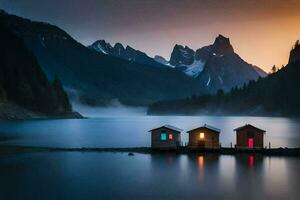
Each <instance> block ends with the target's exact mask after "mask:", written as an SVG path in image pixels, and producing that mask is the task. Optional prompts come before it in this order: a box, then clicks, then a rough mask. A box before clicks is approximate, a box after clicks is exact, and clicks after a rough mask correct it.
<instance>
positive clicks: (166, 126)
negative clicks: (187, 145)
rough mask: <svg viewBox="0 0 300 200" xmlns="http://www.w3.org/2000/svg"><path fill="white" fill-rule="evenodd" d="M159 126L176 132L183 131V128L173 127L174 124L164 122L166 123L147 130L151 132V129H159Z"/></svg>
mask: <svg viewBox="0 0 300 200" xmlns="http://www.w3.org/2000/svg"><path fill="white" fill-rule="evenodd" d="M161 128H166V129H169V130H171V131H175V132H178V133H181V132H182V131H183V130H182V129H180V128H177V127H175V126H171V125H169V124H166V125H163V126H160V127H158V128H154V129H151V130H150V131H149V132H152V131H155V130H157V129H161Z"/></svg>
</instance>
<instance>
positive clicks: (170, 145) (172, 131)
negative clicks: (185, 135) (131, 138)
mask: <svg viewBox="0 0 300 200" xmlns="http://www.w3.org/2000/svg"><path fill="white" fill-rule="evenodd" d="M149 132H151V148H153V149H177V148H178V147H179V146H180V143H181V136H180V133H181V132H182V130H181V129H179V128H176V127H174V126H171V125H164V126H161V127H158V128H155V129H152V130H150V131H149Z"/></svg>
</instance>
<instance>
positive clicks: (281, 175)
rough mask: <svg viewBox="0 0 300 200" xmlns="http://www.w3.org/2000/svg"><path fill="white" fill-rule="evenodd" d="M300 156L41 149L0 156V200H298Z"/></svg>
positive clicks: (299, 193)
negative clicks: (49, 150)
mask: <svg viewBox="0 0 300 200" xmlns="http://www.w3.org/2000/svg"><path fill="white" fill-rule="evenodd" d="M299 166H300V159H298V158H293V157H262V156H259V155H247V154H243V155H236V156H230V155H222V156H218V155H216V154H198V155H173V154H164V155H150V154H135V155H134V156H128V155H127V154H126V153H92V152H89V153H80V152H48V153H47V152H44V153H43V152H40V153H19V154H17V155H5V156H4V155H2V156H0V199H8V200H9V199H28V200H32V199H45V200H48V199H53V200H54V199H72V200H75V199H105V200H109V199H125V200H126V199H149V200H150V199H151V200H152V199H166V200H168V199H170V200H171V199H299V195H300V190H299V183H300V181H299V177H300V172H299Z"/></svg>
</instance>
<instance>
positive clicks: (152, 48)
mask: <svg viewBox="0 0 300 200" xmlns="http://www.w3.org/2000/svg"><path fill="white" fill-rule="evenodd" d="M0 8H1V9H4V10H5V11H7V12H9V13H11V14H16V15H19V16H22V17H26V18H30V19H32V20H37V21H44V22H49V23H51V24H54V25H57V26H59V27H60V28H62V29H64V30H65V31H67V32H68V33H69V34H70V35H71V36H72V37H74V38H75V39H76V40H78V41H79V42H81V43H82V44H84V45H89V44H91V43H92V42H94V41H96V40H98V39H104V40H106V41H107V42H110V43H111V44H115V43H116V42H121V43H122V44H123V45H130V46H132V47H133V48H136V49H139V50H141V51H144V52H146V53H147V54H148V55H149V56H154V55H161V56H163V57H165V58H166V59H169V58H170V54H171V52H172V49H173V47H174V45H175V44H181V45H187V46H189V47H190V48H193V49H198V48H200V47H203V46H205V45H209V44H211V43H213V41H214V39H215V37H217V35H218V34H222V35H224V36H226V37H229V38H230V41H231V43H232V45H233V47H234V50H235V52H236V53H238V54H239V55H240V56H241V57H242V58H243V59H244V60H245V61H247V62H248V63H251V64H254V65H257V66H259V67H261V68H262V69H264V70H265V71H267V72H269V71H270V69H271V67H272V65H274V64H275V65H277V66H281V65H283V64H286V63H287V61H288V56H289V51H290V49H291V47H292V45H293V44H294V43H295V41H296V40H297V39H300V12H299V10H300V1H299V0H38V1H37V0H0Z"/></svg>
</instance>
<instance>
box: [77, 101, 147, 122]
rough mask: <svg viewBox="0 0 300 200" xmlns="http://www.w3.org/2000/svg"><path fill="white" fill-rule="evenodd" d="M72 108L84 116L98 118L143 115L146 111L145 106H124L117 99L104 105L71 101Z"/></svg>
mask: <svg viewBox="0 0 300 200" xmlns="http://www.w3.org/2000/svg"><path fill="white" fill-rule="evenodd" d="M72 106H73V109H74V110H75V111H77V112H79V113H80V114H82V115H83V116H84V117H89V118H98V117H125V116H126V117H134V116H145V115H146V113H147V108H146V107H132V106H125V105H123V104H121V103H120V102H119V101H117V100H115V101H113V102H112V103H111V104H110V105H109V106H106V107H91V106H87V105H83V104H80V103H75V102H73V103H72Z"/></svg>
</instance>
